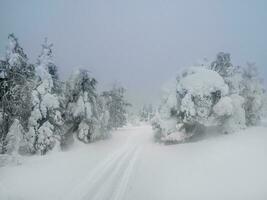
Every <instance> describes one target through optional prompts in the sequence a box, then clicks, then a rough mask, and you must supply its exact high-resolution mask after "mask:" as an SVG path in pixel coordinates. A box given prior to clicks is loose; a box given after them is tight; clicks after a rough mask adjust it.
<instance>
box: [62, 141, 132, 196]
mask: <svg viewBox="0 0 267 200" xmlns="http://www.w3.org/2000/svg"><path fill="white" fill-rule="evenodd" d="M127 149H129V146H128V145H125V146H124V147H122V148H120V149H119V150H117V151H115V152H114V153H112V154H111V155H110V156H108V158H106V159H105V160H104V161H102V162H101V163H100V164H99V165H97V167H96V168H94V169H93V170H92V171H91V172H90V173H89V175H88V176H87V177H86V178H85V179H84V180H83V181H81V182H80V183H79V184H78V185H77V186H76V187H75V188H74V189H72V190H71V191H70V192H69V193H68V194H67V195H66V194H64V195H63V197H62V198H61V199H62V200H66V199H69V200H73V199H77V200H79V199H82V198H83V197H84V195H85V194H86V193H87V191H88V187H92V186H93V185H95V184H96V182H97V181H98V180H99V179H100V178H101V177H104V176H105V175H107V172H108V171H109V169H110V168H112V166H114V165H116V163H117V161H118V160H119V159H120V158H121V157H122V156H123V155H124V154H125V153H126V152H127Z"/></svg>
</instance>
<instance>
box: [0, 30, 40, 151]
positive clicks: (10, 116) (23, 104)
mask: <svg viewBox="0 0 267 200" xmlns="http://www.w3.org/2000/svg"><path fill="white" fill-rule="evenodd" d="M8 41H9V43H8V46H7V50H6V55H5V58H4V59H2V60H1V62H0V74H1V77H0V89H1V97H0V103H1V104H0V110H1V112H0V113H1V115H2V116H1V130H0V137H1V143H2V145H1V146H2V150H1V151H2V152H5V151H6V149H5V146H6V144H7V143H8V141H6V136H7V134H8V132H9V129H10V127H11V125H12V124H13V121H14V119H17V120H19V124H21V125H22V127H23V128H24V129H25V128H27V124H28V118H29V116H30V112H31V103H29V102H31V90H32V87H33V81H32V80H33V78H34V74H35V73H34V66H33V65H31V64H29V63H28V58H27V56H26V54H25V53H24V51H23V49H22V48H21V47H20V45H19V43H18V40H17V38H16V37H15V36H14V34H10V35H9V36H8Z"/></svg>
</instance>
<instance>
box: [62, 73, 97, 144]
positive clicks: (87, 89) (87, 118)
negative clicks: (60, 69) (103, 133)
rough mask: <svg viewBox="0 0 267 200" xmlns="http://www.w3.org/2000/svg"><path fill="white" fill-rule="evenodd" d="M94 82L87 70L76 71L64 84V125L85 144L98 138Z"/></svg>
mask: <svg viewBox="0 0 267 200" xmlns="http://www.w3.org/2000/svg"><path fill="white" fill-rule="evenodd" d="M96 83H97V82H96V80H95V79H94V78H92V77H91V75H90V73H89V72H88V71H87V70H78V71H76V72H75V73H74V74H72V76H71V77H70V79H69V80H68V82H67V83H66V92H65V95H66V98H65V105H66V113H65V118H66V123H68V124H69V125H70V126H69V129H71V130H72V131H73V132H77V138H78V139H79V140H81V141H83V142H85V143H88V142H91V141H93V140H95V139H96V138H98V137H99V135H100V131H99V127H100V123H99V119H98V112H97V94H96V89H95V87H96Z"/></svg>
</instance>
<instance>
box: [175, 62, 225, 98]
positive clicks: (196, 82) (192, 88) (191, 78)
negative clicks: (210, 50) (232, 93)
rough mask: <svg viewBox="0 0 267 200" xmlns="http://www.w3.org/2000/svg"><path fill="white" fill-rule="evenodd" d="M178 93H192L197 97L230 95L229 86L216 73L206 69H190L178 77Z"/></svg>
mask: <svg viewBox="0 0 267 200" xmlns="http://www.w3.org/2000/svg"><path fill="white" fill-rule="evenodd" d="M178 83H179V84H178V85H177V91H178V92H179V93H180V94H184V93H188V92H189V93H190V94H192V95H195V96H202V97H203V96H209V95H210V94H211V93H212V92H216V91H221V94H222V95H226V94H227V93H228V86H227V85H226V84H225V82H224V80H223V78H222V77H221V76H220V75H219V74H218V73H217V72H215V71H212V70H209V69H206V68H205V67H190V68H188V69H186V70H185V71H184V72H183V73H182V77H178Z"/></svg>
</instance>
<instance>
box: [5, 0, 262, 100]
mask: <svg viewBox="0 0 267 200" xmlns="http://www.w3.org/2000/svg"><path fill="white" fill-rule="evenodd" d="M266 10H267V1H265V0H257V1H253V0H243V1H242V0H236V1H232V0H224V1H223V0H221V1H219V0H217V1H215V0H202V1H197V0H195V1H193V0H187V1H186V0H184V1H179V0H134V1H129V0H87V1H85V0H84V1H74V0H73V1H66V0H65V1H63V0H58V1H55V0H47V1H37V0H27V1H19V0H17V1H15V0H2V1H1V2H0V53H1V55H3V54H4V51H5V46H6V44H7V36H8V34H9V33H12V32H13V33H15V35H16V36H17V37H18V38H19V42H20V44H21V46H22V47H23V48H24V49H25V52H26V53H27V55H28V57H29V59H30V61H31V62H36V58H37V56H38V55H39V54H40V51H41V43H42V42H43V40H44V38H45V37H48V39H49V41H50V42H52V43H53V44H54V47H53V50H54V55H55V58H54V60H55V63H56V64H57V65H58V67H59V74H60V76H61V78H62V79H67V78H68V76H69V75H70V74H71V72H72V71H73V70H75V69H78V68H81V67H82V68H86V69H88V70H90V71H91V72H92V75H93V76H94V77H95V78H96V79H97V80H98V82H99V88H100V89H106V88H110V87H111V85H112V84H113V83H114V82H117V83H119V84H121V85H123V86H125V87H126V88H127V93H128V98H129V100H130V101H131V102H132V103H133V104H136V105H141V104H143V103H153V104H154V103H157V102H158V101H159V96H160V88H161V87H162V85H163V84H164V83H165V82H166V81H168V80H169V79H170V78H173V77H175V75H176V72H177V71H178V70H179V69H181V68H182V67H186V66H190V65H192V64H194V63H196V62H197V61H198V60H200V59H202V58H204V57H206V58H208V59H209V60H213V59H215V56H216V54H217V53H218V52H220V51H225V52H229V53H231V55H232V62H233V64H235V65H244V64H245V63H246V62H247V61H251V62H255V63H256V64H257V66H258V67H259V69H260V70H261V71H260V72H261V76H262V77H263V78H264V77H266V76H267V68H266V67H267V26H266V23H267V12H266ZM265 85H266V82H265Z"/></svg>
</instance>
